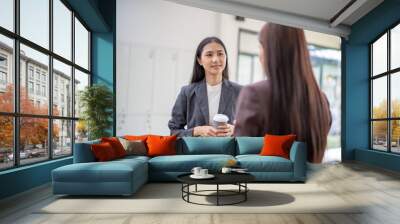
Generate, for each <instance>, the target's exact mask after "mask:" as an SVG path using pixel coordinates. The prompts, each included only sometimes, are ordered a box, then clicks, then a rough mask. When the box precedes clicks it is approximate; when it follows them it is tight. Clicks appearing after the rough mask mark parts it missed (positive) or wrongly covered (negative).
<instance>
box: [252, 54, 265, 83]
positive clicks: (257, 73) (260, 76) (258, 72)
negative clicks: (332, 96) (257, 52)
mask: <svg viewBox="0 0 400 224" xmlns="http://www.w3.org/2000/svg"><path fill="white" fill-rule="evenodd" d="M253 69H254V78H253V83H254V82H258V81H261V80H264V79H265V75H264V72H263V71H262V69H261V64H260V59H259V58H258V56H255V57H254V59H253Z"/></svg>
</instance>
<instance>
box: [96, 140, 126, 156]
mask: <svg viewBox="0 0 400 224" xmlns="http://www.w3.org/2000/svg"><path fill="white" fill-rule="evenodd" d="M101 142H108V143H110V145H111V146H112V148H113V149H114V152H115V155H116V156H117V158H121V157H124V156H126V151H125V149H124V146H122V144H121V142H120V141H119V140H118V138H116V137H110V138H101Z"/></svg>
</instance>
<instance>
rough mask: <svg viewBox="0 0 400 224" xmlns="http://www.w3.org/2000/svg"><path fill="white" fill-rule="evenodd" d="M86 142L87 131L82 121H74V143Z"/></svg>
mask: <svg viewBox="0 0 400 224" xmlns="http://www.w3.org/2000/svg"><path fill="white" fill-rule="evenodd" d="M87 140H88V129H87V125H86V122H85V121H83V120H79V121H75V143H77V142H84V141H87Z"/></svg>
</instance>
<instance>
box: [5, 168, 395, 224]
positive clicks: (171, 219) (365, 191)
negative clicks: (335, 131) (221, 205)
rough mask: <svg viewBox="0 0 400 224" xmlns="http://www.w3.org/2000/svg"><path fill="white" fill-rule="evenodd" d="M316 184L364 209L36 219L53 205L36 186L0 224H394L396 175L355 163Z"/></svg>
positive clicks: (319, 174)
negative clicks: (42, 208) (41, 209)
mask: <svg viewBox="0 0 400 224" xmlns="http://www.w3.org/2000/svg"><path fill="white" fill-rule="evenodd" d="M308 182H310V183H317V184H319V185H322V186H324V187H325V188H326V189H328V190H330V191H331V192H334V193H335V194H337V195H338V196H340V197H341V198H343V199H344V200H346V201H349V202H351V201H357V202H360V201H362V202H364V203H366V204H367V206H366V207H365V208H363V209H362V212H361V213H357V214H312V213H311V214H151V215H149V214H36V213H33V211H35V210H36V209H37V208H38V207H40V206H43V205H45V204H46V203H49V202H51V201H53V200H54V196H52V194H51V191H50V186H48V185H47V186H42V187H39V188H37V189H35V190H32V191H30V192H27V193H24V194H20V195H18V196H15V197H13V198H10V199H7V200H3V201H2V202H0V223H7V224H9V223H29V224H38V223H41V224H49V223H85V224H88V223H107V224H114V223H115V224H128V223H132V224H133V223H135V224H136V223H137V224H149V223H152V224H156V223H162V224H166V223H171V224H179V223H193V224H195V223H199V224H207V223H211V224H219V223H229V224H237V223H246V224H253V223H257V224H258V223H269V224H271V223H304V224H313V223H379V224H391V223H393V224H399V223H400V174H398V173H392V172H388V171H385V170H382V169H377V168H373V167H369V166H366V165H363V164H359V163H346V164H330V165H324V167H322V168H321V169H319V170H316V171H312V172H311V174H310V175H309V179H308Z"/></svg>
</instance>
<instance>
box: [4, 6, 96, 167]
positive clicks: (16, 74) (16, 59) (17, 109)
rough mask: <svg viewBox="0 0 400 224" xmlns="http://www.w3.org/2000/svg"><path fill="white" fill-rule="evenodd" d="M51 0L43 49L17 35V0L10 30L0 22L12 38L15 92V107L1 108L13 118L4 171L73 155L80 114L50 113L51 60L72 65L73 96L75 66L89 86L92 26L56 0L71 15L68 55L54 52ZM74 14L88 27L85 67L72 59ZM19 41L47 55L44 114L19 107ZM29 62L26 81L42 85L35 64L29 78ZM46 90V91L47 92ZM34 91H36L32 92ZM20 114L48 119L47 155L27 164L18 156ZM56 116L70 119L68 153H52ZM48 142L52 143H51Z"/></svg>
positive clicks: (12, 71) (51, 109) (51, 93)
mask: <svg viewBox="0 0 400 224" xmlns="http://www.w3.org/2000/svg"><path fill="white" fill-rule="evenodd" d="M53 1H54V0H48V3H49V12H48V13H49V27H48V29H49V47H48V49H46V48H45V47H42V46H41V45H39V44H36V43H34V42H33V41H30V40H29V39H27V38H25V37H23V36H21V35H20V0H14V1H13V10H14V15H13V20H14V21H13V23H14V24H13V26H14V27H13V28H14V30H13V31H10V30H8V29H6V28H4V27H1V26H0V35H2V36H4V37H7V38H10V39H12V41H13V54H12V57H13V59H12V62H13V63H12V65H11V66H12V69H11V73H10V74H9V75H12V76H13V79H14V83H13V84H14V93H13V102H14V105H13V107H14V110H13V112H2V111H0V116H2V117H3V116H4V117H7V116H11V117H12V119H13V154H14V161H13V166H11V167H5V168H0V172H2V171H5V170H10V169H16V168H19V167H23V166H30V165H33V164H37V163H43V162H46V161H49V160H53V159H61V158H65V157H70V156H73V152H74V143H75V125H76V124H75V123H76V121H78V120H79V117H75V108H74V107H72V113H71V114H70V116H67V115H66V116H61V115H60V116H56V115H53V96H54V94H53V75H54V74H53V70H54V69H53V60H58V61H59V62H62V63H64V64H66V65H68V66H71V84H72V85H71V93H72V96H75V88H74V85H73V83H74V82H75V69H77V70H79V71H81V72H83V73H85V74H87V75H88V77H89V83H88V86H91V84H92V71H91V70H92V69H91V65H92V61H91V49H92V43H91V37H92V30H91V29H90V28H89V27H88V25H87V24H86V23H85V22H84V21H83V19H82V18H81V17H80V16H79V15H78V13H77V12H76V11H74V10H73V9H72V7H71V6H70V5H69V4H68V2H66V1H65V0H59V1H60V2H61V3H62V4H63V5H64V6H65V7H66V8H67V9H68V10H70V11H71V18H70V23H71V33H70V35H71V40H70V41H71V49H70V51H71V58H70V59H67V58H64V57H63V56H61V55H59V54H57V53H55V52H54V51H53V50H54V49H53V47H54V46H53V42H54V39H53V32H54V27H53V24H54V17H53V15H54V14H53V10H54V9H53ZM75 18H76V19H77V20H79V22H80V23H81V24H82V25H83V27H84V28H85V29H86V30H87V31H88V58H89V59H88V69H85V68H83V67H81V66H79V65H78V64H76V63H75V25H74V23H75ZM21 44H23V45H25V46H27V47H30V48H32V49H33V50H36V51H38V52H40V53H42V54H45V55H46V56H48V59H49V62H48V71H47V76H48V77H46V79H47V80H46V85H45V90H46V91H45V95H46V96H48V99H47V102H48V108H49V111H48V112H47V114H46V115H39V114H27V113H21V111H20V85H21V80H20V78H21V76H20V70H21V68H20V64H21V62H20V59H21V56H20V53H21V52H20V46H21ZM30 68H31V67H30V65H29V63H27V68H26V70H27V73H26V74H25V76H26V82H29V81H33V83H34V84H33V85H34V86H35V84H36V83H41V85H40V86H41V87H42V79H41V75H42V72H40V73H39V75H40V76H39V80H36V69H35V68H34V70H32V71H33V79H31V76H30V70H29V69H30ZM26 87H27V91H29V90H28V88H29V87H28V84H26ZM34 92H36V89H35V88H34ZM46 92H48V93H46ZM35 95H36V94H35ZM37 96H39V97H42V94H39V95H37ZM71 101H72V102H71V104H72V105H74V103H75V97H72V99H71ZM21 118H45V119H47V122H48V136H47V142H48V143H49V144H48V145H47V150H48V155H47V157H44V158H43V160H40V161H38V162H32V163H26V164H21V161H20V160H21V158H20V149H19V147H20V142H19V141H20V119H21ZM56 120H66V121H71V130H70V131H71V146H70V148H71V153H70V154H68V155H62V156H55V155H53V152H54V150H53V148H54V147H53V144H52V142H53V123H54V121H56ZM50 143H51V144H50Z"/></svg>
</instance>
